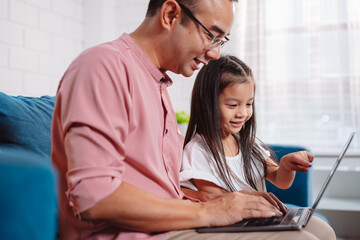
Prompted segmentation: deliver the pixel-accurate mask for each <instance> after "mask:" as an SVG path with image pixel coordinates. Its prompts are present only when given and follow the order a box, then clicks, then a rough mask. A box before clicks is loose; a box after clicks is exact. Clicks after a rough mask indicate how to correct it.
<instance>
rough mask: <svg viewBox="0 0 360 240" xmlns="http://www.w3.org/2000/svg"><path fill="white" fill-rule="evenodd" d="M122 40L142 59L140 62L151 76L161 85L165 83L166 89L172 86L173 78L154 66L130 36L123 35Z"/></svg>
mask: <svg viewBox="0 0 360 240" xmlns="http://www.w3.org/2000/svg"><path fill="white" fill-rule="evenodd" d="M120 38H121V39H122V40H123V41H124V42H125V43H126V44H127V45H128V46H129V47H130V48H131V49H132V51H134V53H135V54H136V56H137V57H138V58H139V59H140V61H141V62H142V63H143V64H144V66H145V67H146V68H147V70H148V71H149V73H150V74H151V76H152V77H153V78H154V79H155V80H156V81H158V82H159V83H160V84H161V83H164V84H165V85H166V87H169V86H171V85H172V83H173V81H172V80H171V78H170V77H169V76H168V75H167V74H166V73H162V72H161V71H160V70H159V69H158V68H157V67H156V66H155V65H154V63H153V62H152V61H151V60H150V58H149V57H148V56H147V55H146V53H145V52H144V51H143V50H142V49H141V48H140V46H139V45H137V44H136V42H135V41H134V39H132V37H130V35H129V34H127V33H123V34H122V35H121V37H120Z"/></svg>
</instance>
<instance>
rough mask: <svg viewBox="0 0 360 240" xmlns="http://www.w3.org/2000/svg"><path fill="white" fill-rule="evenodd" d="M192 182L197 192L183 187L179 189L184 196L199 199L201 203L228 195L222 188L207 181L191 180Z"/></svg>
mask: <svg viewBox="0 0 360 240" xmlns="http://www.w3.org/2000/svg"><path fill="white" fill-rule="evenodd" d="M193 182H194V184H195V186H196V187H197V189H198V191H195V190H192V189H188V188H184V187H182V188H181V189H182V191H183V193H184V194H185V195H186V196H189V197H192V198H196V199H199V200H200V201H201V202H207V201H211V200H214V199H217V198H219V197H221V196H223V195H224V194H227V193H229V192H228V191H226V190H225V189H223V188H222V187H219V186H218V185H216V184H215V183H212V182H209V181H205V180H200V179H193Z"/></svg>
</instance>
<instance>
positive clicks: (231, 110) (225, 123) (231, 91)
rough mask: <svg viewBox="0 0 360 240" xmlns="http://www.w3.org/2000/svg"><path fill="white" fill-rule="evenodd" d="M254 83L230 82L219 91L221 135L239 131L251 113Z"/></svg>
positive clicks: (224, 135)
mask: <svg viewBox="0 0 360 240" xmlns="http://www.w3.org/2000/svg"><path fill="white" fill-rule="evenodd" d="M253 102H254V84H253V82H252V81H246V82H244V83H239V84H238V83H236V84H230V85H229V86H227V87H226V88H224V89H223V91H222V92H221V93H220V96H219V108H220V130H221V131H222V136H223V137H226V136H228V135H229V134H236V133H238V132H240V130H241V128H242V126H243V125H244V124H245V122H246V121H247V120H249V119H250V118H251V116H252V114H253Z"/></svg>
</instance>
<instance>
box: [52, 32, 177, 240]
mask: <svg viewBox="0 0 360 240" xmlns="http://www.w3.org/2000/svg"><path fill="white" fill-rule="evenodd" d="M171 84H172V81H171V80H170V78H169V77H168V76H166V75H164V74H163V73H161V72H160V71H159V69H158V68H156V67H155V66H154V64H153V63H152V62H151V61H150V59H149V58H148V57H147V55H146V54H145V53H144V52H143V51H142V50H141V48H140V47H139V46H138V45H136V43H135V42H134V41H133V39H132V38H131V37H130V36H129V35H127V34H123V35H122V36H121V37H120V38H119V39H117V40H115V41H113V42H109V43H104V44H101V45H98V46H95V47H93V48H90V49H88V50H85V51H84V52H83V53H81V54H80V56H79V57H77V58H76V59H75V60H74V61H73V62H72V63H71V65H70V66H69V68H68V70H67V71H66V72H65V74H64V76H63V78H62V79H61V82H60V85H59V88H58V92H57V96H56V104H55V109H54V115H53V125H52V160H53V163H54V165H55V166H56V167H57V169H58V173H59V204H60V207H59V224H60V238H61V239H66V240H71V239H89V238H91V239H93V238H94V239H157V238H159V237H160V236H162V235H147V234H145V233H135V232H122V231H121V230H120V229H119V228H117V227H114V226H112V225H111V224H110V223H107V222H97V223H90V222H85V221H81V220H79V219H78V218H77V217H76V215H77V214H78V213H79V212H83V211H85V210H87V209H89V208H91V207H93V206H94V205H95V204H96V203H98V202H99V201H100V200H102V199H104V198H106V197H107V196H108V195H110V194H111V193H112V192H113V191H114V190H115V189H117V188H118V187H119V185H120V184H121V182H122V181H126V182H128V183H130V184H132V185H134V186H136V187H137V188H140V189H142V190H144V191H146V192H149V193H151V194H154V195H156V196H158V197H161V198H166V199H173V198H177V199H181V198H183V197H184V196H183V193H182V192H181V190H180V183H179V171H180V165H181V156H182V144H183V137H182V136H181V135H179V134H178V131H177V124H176V119H175V114H174V110H173V107H172V104H171V101H170V97H169V95H168V92H167V89H166V88H167V87H168V86H170V85H171ZM114 207H116V206H114Z"/></svg>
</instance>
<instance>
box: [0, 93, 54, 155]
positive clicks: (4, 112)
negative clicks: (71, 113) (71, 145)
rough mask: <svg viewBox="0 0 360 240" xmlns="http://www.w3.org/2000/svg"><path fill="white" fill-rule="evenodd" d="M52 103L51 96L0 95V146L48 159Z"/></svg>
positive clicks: (52, 98)
mask: <svg viewBox="0 0 360 240" xmlns="http://www.w3.org/2000/svg"><path fill="white" fill-rule="evenodd" d="M54 103H55V97H52V96H43V97H24V96H9V95H7V94H4V93H1V92H0V145H16V146H19V147H22V148H23V149H26V150H29V151H30V152H33V153H37V154H40V155H42V156H44V157H49V158H50V154H51V118H52V113H53V108H54ZM0 150H1V148H0Z"/></svg>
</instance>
